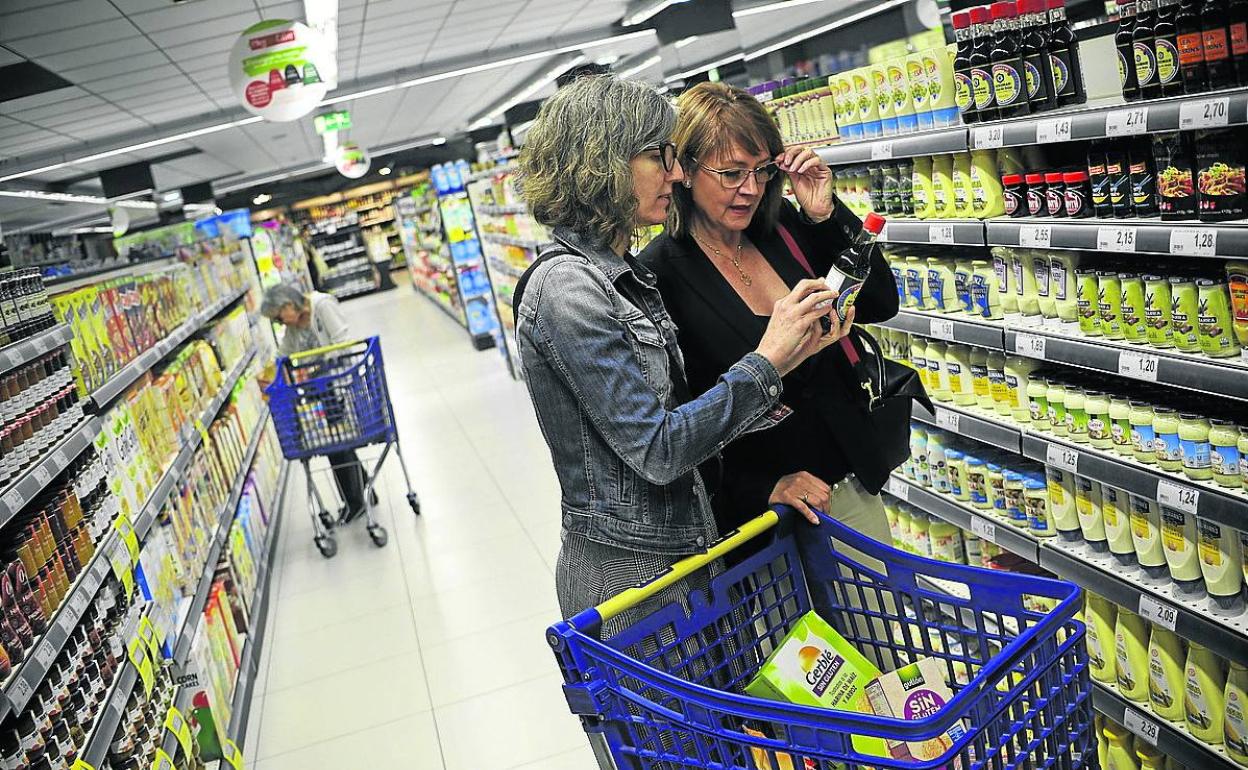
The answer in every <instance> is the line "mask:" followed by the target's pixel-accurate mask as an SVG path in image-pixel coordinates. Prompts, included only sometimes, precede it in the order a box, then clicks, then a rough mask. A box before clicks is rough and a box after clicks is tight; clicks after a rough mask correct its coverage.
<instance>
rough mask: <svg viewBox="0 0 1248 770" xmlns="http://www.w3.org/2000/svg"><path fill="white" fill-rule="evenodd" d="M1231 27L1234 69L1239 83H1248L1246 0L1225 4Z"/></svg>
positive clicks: (1247, 3)
mask: <svg viewBox="0 0 1248 770" xmlns="http://www.w3.org/2000/svg"><path fill="white" fill-rule="evenodd" d="M1227 12H1228V14H1229V24H1230V27H1231V56H1233V57H1235V70H1236V72H1237V73H1238V74H1239V84H1240V85H1241V86H1246V85H1248V0H1231V2H1230V4H1229V5H1227Z"/></svg>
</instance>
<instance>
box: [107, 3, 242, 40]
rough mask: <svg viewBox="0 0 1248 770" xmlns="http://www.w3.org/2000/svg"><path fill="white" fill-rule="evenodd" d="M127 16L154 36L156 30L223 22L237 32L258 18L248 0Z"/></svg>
mask: <svg viewBox="0 0 1248 770" xmlns="http://www.w3.org/2000/svg"><path fill="white" fill-rule="evenodd" d="M130 19H131V20H132V21H134V23H135V24H137V25H138V26H139V28H140V29H142V30H143V31H144V32H147V33H148V34H151V35H152V37H153V38H156V34H155V33H158V32H166V31H169V30H175V29H186V28H188V27H191V28H193V27H198V26H202V25H206V24H211V25H213V26H215V25H217V24H218V23H220V22H222V21H225V22H227V23H228V24H229V25H230V26H232V27H233V28H234V29H235V30H237V31H238V32H242V31H243V30H244V29H246V28H247V27H249V26H251V25H252V24H255V23H256V22H257V21H259V20H260V17H259V16H258V15H257V14H256V6H255V5H254V4H253V3H252V2H251V0H204V1H203V2H196V3H185V4H182V5H177V6H172V7H166V8H163V9H161V10H158V11H148V12H147V13H136V14H134V15H132V16H130Z"/></svg>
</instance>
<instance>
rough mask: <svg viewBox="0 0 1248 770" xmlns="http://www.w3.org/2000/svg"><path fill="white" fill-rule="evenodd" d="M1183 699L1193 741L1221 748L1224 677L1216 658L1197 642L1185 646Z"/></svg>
mask: <svg viewBox="0 0 1248 770" xmlns="http://www.w3.org/2000/svg"><path fill="white" fill-rule="evenodd" d="M1184 671H1185V678H1186V682H1185V686H1184V689H1185V690H1186V697H1185V698H1184V700H1183V706H1184V713H1185V714H1186V717H1187V731H1188V732H1190V733H1191V734H1192V737H1194V738H1196V740H1199V741H1204V742H1205V743H1207V744H1210V745H1212V746H1218V745H1221V743H1222V739H1223V735H1224V733H1223V725H1224V720H1225V709H1226V704H1225V700H1224V699H1225V697H1226V674H1225V673H1223V671H1222V662H1221V660H1219V659H1218V657H1217V656H1216V655H1214V654H1213V653H1212V652H1210V651H1209V650H1208V649H1206V648H1204V647H1202V646H1201V645H1200V644H1198V643H1196V642H1189V643H1188V645H1187V665H1186V666H1185V668H1184Z"/></svg>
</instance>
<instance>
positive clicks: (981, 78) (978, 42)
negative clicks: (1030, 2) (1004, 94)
mask: <svg viewBox="0 0 1248 770" xmlns="http://www.w3.org/2000/svg"><path fill="white" fill-rule="evenodd" d="M971 33H972V35H973V36H974V38H975V46H974V48H972V49H971V92H972V93H973V94H974V96H975V113H976V115H977V119H978V120H981V121H986V120H996V119H997V100H996V96H995V94H994V92H993V87H992V26H991V16H990V14H989V13H988V6H977V7H975V8H972V9H971Z"/></svg>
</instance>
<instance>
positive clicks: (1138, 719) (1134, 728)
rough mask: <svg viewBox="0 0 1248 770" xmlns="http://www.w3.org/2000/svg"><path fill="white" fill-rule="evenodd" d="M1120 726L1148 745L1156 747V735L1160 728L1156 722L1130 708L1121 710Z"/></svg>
mask: <svg viewBox="0 0 1248 770" xmlns="http://www.w3.org/2000/svg"><path fill="white" fill-rule="evenodd" d="M1122 726H1123V727H1125V728H1127V729H1128V730H1130V731H1131V732H1133V733H1135V734H1136V735H1138V736H1139V737H1140V738H1143V739H1144V740H1145V741H1147V742H1149V743H1150V744H1152V745H1154V746H1156V745H1157V734H1158V733H1159V732H1161V728H1160V727H1159V726H1158V724H1157V723H1156V722H1154V721H1153V720H1151V719H1149V718H1148V717H1146V716H1144V715H1143V714H1141V713H1140V712H1138V711H1136V710H1135V709H1133V708H1130V707H1128V708H1125V709H1123V711H1122Z"/></svg>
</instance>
